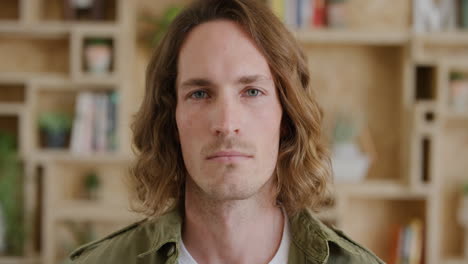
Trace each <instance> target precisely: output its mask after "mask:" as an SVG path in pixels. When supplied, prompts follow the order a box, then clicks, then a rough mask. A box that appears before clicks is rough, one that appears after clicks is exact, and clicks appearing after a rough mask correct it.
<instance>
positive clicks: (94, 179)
mask: <svg viewBox="0 0 468 264" xmlns="http://www.w3.org/2000/svg"><path fill="white" fill-rule="evenodd" d="M100 187H101V181H100V179H99V176H98V175H97V173H96V172H94V171H91V172H88V173H87V174H86V175H85V178H84V190H85V197H86V198H87V199H88V200H93V201H95V200H98V198H99V189H100Z"/></svg>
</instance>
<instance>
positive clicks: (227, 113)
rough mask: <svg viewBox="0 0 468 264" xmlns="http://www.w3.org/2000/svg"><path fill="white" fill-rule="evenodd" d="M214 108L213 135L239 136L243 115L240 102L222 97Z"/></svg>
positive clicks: (214, 104)
mask: <svg viewBox="0 0 468 264" xmlns="http://www.w3.org/2000/svg"><path fill="white" fill-rule="evenodd" d="M212 106H213V107H212V109H211V112H212V123H211V131H212V133H213V134H214V135H216V136H230V135H235V134H239V132H240V124H239V122H240V115H241V113H240V106H239V104H238V102H236V100H235V99H232V98H229V97H227V96H220V97H218V98H217V100H216V101H215V102H214V103H213V105H212Z"/></svg>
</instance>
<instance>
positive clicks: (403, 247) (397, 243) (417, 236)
mask: <svg viewBox="0 0 468 264" xmlns="http://www.w3.org/2000/svg"><path fill="white" fill-rule="evenodd" d="M391 239H392V241H391V252H390V260H389V262H388V263H389V264H423V263H424V231H423V223H422V221H421V220H420V219H413V220H411V222H410V223H409V224H406V225H397V226H395V227H394V228H393V231H392V238H391Z"/></svg>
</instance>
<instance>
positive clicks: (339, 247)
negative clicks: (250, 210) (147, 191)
mask: <svg viewBox="0 0 468 264" xmlns="http://www.w3.org/2000/svg"><path fill="white" fill-rule="evenodd" d="M182 219H183V218H182V216H181V213H179V209H175V210H172V211H170V212H168V213H167V214H165V215H163V216H161V217H159V218H158V219H146V220H143V221H140V222H138V223H135V224H132V225H130V226H127V227H125V228H123V229H121V230H119V231H117V232H115V233H113V234H111V235H109V236H107V237H105V238H103V239H101V240H98V241H95V242H92V243H89V244H86V245H84V246H82V247H80V248H78V249H76V250H75V251H74V252H72V253H71V255H70V259H69V260H70V262H71V263H76V264H81V263H83V264H85V263H86V264H106V263H112V264H124V263H125V264H131V263H139V264H150V263H151V264H162V263H167V264H177V263H178V262H177V259H178V256H179V241H180V240H181V230H182V229H181V228H182ZM289 220H290V230H291V246H290V250H289V260H288V263H289V264H322V263H323V264H330V263H335V264H339V263H343V264H345V263H346V264H358V263H359V264H377V263H384V262H383V261H381V260H380V259H379V258H378V257H376V256H375V255H374V254H372V253H371V252H370V251H368V250H367V249H365V248H364V247H362V246H360V245H359V244H357V243H356V242H354V241H352V240H351V239H349V238H348V237H346V236H345V235H344V234H343V232H341V231H339V230H335V229H331V228H329V227H327V226H325V225H324V224H323V223H322V222H320V221H319V220H318V219H316V218H315V217H314V216H312V214H311V213H310V212H309V211H307V210H304V211H302V212H300V213H298V214H297V215H295V216H294V217H290V219H289ZM285 264H286V263H285Z"/></svg>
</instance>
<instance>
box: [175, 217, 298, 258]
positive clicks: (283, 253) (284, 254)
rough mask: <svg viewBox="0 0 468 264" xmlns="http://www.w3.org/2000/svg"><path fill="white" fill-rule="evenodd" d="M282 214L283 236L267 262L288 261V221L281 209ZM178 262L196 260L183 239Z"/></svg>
mask: <svg viewBox="0 0 468 264" xmlns="http://www.w3.org/2000/svg"><path fill="white" fill-rule="evenodd" d="M283 216H284V226H283V236H282V237H281V243H280V246H279V248H278V251H276V254H275V256H274V257H273V259H271V261H270V262H269V263H268V264H284V263H288V253H289V245H290V240H291V238H290V235H291V234H290V231H289V223H288V217H287V216H286V214H285V213H284V211H283ZM179 264H197V262H196V261H195V260H194V259H193V257H192V255H190V252H188V250H187V248H186V247H185V245H184V241H182V240H180V255H179Z"/></svg>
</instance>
